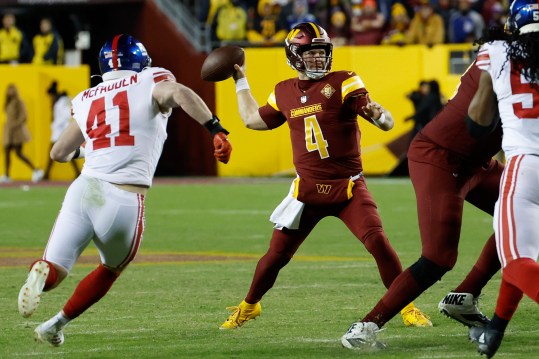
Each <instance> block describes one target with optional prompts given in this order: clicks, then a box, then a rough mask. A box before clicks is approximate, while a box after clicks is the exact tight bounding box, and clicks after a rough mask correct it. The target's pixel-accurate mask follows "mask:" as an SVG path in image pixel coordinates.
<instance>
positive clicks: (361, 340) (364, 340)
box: [341, 322, 386, 349]
mask: <svg viewBox="0 0 539 359" xmlns="http://www.w3.org/2000/svg"><path fill="white" fill-rule="evenodd" d="M379 331H380V328H378V325H376V323H372V322H356V323H353V324H352V325H351V326H350V328H349V329H348V331H347V332H346V333H344V335H343V336H342V337H341V344H342V346H343V347H345V348H348V349H384V348H385V347H386V345H385V344H384V343H381V342H379V341H377V340H376V334H377V333H378V332H379Z"/></svg>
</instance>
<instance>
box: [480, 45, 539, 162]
mask: <svg viewBox="0 0 539 359" xmlns="http://www.w3.org/2000/svg"><path fill="white" fill-rule="evenodd" d="M477 66H478V67H479V68H480V69H481V70H483V71H487V72H488V73H489V74H490V76H491V78H492V84H493V88H494V92H495V93H496V96H497V98H498V110H499V111H500V117H501V119H502V127H503V140H502V148H503V150H504V152H505V154H506V156H507V157H508V158H509V157H512V156H515V155H519V154H539V93H538V92H537V90H538V89H537V88H533V87H532V86H531V84H530V83H529V82H528V81H527V80H526V78H525V77H524V75H523V74H522V73H521V71H518V70H516V69H514V68H513V66H512V64H511V63H510V62H509V60H508V59H507V44H506V43H505V42H504V41H494V42H491V43H487V44H485V45H483V46H482V47H481V49H480V51H479V53H478V55H477Z"/></svg>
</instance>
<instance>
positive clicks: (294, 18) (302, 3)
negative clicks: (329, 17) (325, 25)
mask: <svg viewBox="0 0 539 359" xmlns="http://www.w3.org/2000/svg"><path fill="white" fill-rule="evenodd" d="M286 21H287V23H288V29H291V28H293V27H294V26H296V25H297V24H300V23H302V22H313V23H315V24H317V23H318V19H317V18H316V16H314V15H313V14H311V13H310V12H309V6H308V4H307V0H295V1H294V5H293V7H292V13H291V14H290V15H288V16H287V17H286Z"/></svg>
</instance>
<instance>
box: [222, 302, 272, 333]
mask: <svg viewBox="0 0 539 359" xmlns="http://www.w3.org/2000/svg"><path fill="white" fill-rule="evenodd" d="M226 309H227V310H233V311H234V312H233V313H232V314H230V316H229V317H228V319H227V320H226V321H225V322H224V323H223V324H221V326H220V327H219V329H236V328H239V327H241V326H242V325H243V324H245V322H247V321H248V320H251V319H255V318H256V317H258V316H259V315H260V313H262V306H261V305H260V302H257V303H255V304H249V303H247V302H246V301H242V302H241V303H240V305H238V306H237V307H228V308H226Z"/></svg>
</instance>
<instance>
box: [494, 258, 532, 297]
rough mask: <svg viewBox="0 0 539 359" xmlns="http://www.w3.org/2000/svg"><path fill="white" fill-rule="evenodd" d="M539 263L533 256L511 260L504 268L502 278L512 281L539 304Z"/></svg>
mask: <svg viewBox="0 0 539 359" xmlns="http://www.w3.org/2000/svg"><path fill="white" fill-rule="evenodd" d="M537 278H539V264H538V263H537V262H536V261H534V260H533V259H531V258H519V259H516V260H514V261H511V262H510V263H509V264H508V265H507V266H506V267H505V268H504V269H503V274H502V279H505V280H506V281H507V282H509V283H511V284H512V285H514V286H515V287H517V288H518V289H520V290H521V291H522V292H524V294H526V295H527V296H528V297H530V298H531V299H532V300H533V301H535V303H538V304H539V281H538V280H537Z"/></svg>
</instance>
